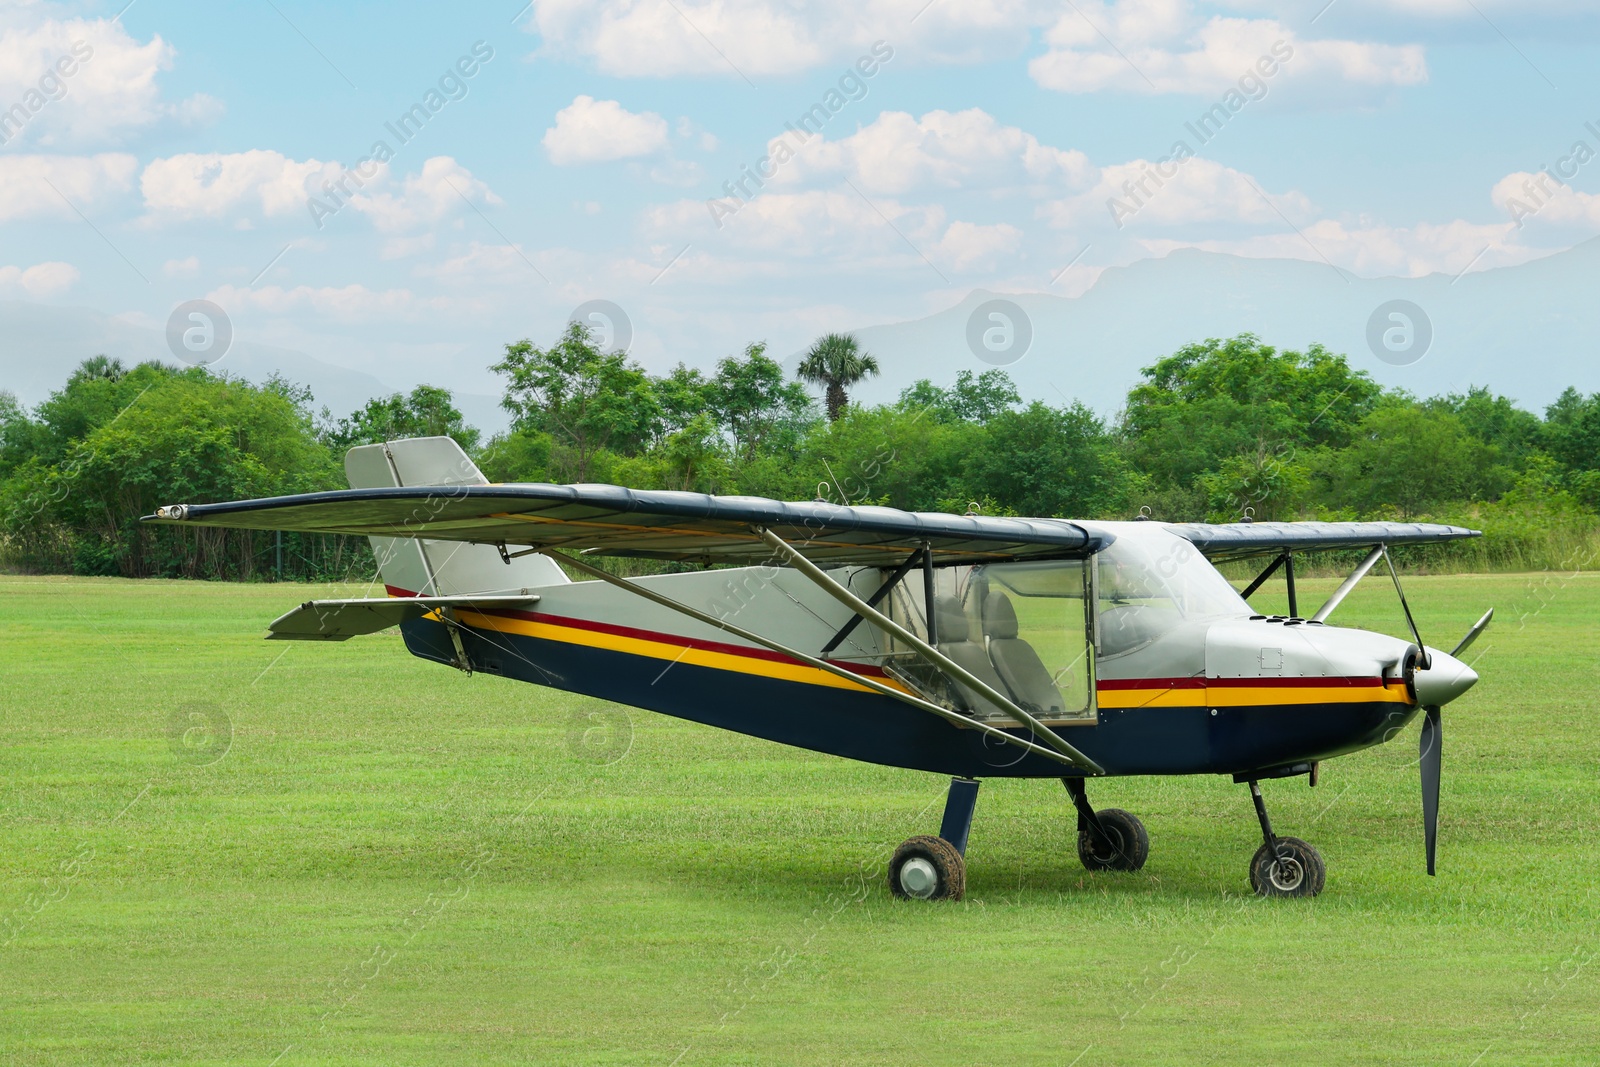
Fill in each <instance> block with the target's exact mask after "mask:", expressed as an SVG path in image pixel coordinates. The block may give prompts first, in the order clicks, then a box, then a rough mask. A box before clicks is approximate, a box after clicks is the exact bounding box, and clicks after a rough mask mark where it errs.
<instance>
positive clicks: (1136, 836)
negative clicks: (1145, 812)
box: [1078, 808, 1150, 871]
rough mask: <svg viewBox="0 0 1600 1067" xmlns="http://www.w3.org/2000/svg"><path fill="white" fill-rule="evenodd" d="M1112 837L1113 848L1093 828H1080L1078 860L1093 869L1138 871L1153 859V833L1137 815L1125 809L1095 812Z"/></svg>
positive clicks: (1107, 833) (1108, 834)
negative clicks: (1151, 844) (1151, 841)
mask: <svg viewBox="0 0 1600 1067" xmlns="http://www.w3.org/2000/svg"><path fill="white" fill-rule="evenodd" d="M1095 814H1096V815H1098V816H1100V825H1101V826H1103V827H1105V831H1106V836H1107V837H1109V838H1111V844H1110V847H1107V846H1106V844H1105V843H1103V842H1102V841H1100V840H1099V839H1098V838H1097V837H1095V835H1094V833H1093V831H1090V830H1080V831H1078V859H1080V860H1081V861H1083V865H1084V866H1085V867H1087V868H1089V870H1091V871H1137V870H1138V869H1139V868H1140V867H1143V866H1144V861H1145V860H1147V859H1149V858H1150V835H1149V834H1147V833H1145V829H1144V823H1142V822H1140V821H1139V817H1138V816H1137V815H1134V814H1132V813H1131V812H1126V811H1123V810H1122V809H1121V808H1107V809H1106V810H1104V811H1097V812H1095Z"/></svg>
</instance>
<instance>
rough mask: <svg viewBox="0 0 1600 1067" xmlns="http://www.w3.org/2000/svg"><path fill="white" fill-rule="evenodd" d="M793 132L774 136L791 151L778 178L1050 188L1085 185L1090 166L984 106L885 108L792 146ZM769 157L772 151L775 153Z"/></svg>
mask: <svg viewBox="0 0 1600 1067" xmlns="http://www.w3.org/2000/svg"><path fill="white" fill-rule="evenodd" d="M796 143H797V137H796V136H795V135H794V134H787V135H785V136H783V137H778V138H774V139H773V140H772V142H770V143H769V145H768V151H769V153H776V152H778V150H779V149H778V146H779V145H780V144H781V145H783V146H784V148H785V149H786V151H788V152H794V154H795V158H794V159H793V160H792V161H791V162H789V163H786V164H784V165H783V166H781V167H780V168H779V170H778V180H779V182H800V181H807V180H816V179H821V178H828V177H834V176H845V177H849V178H850V179H852V180H853V181H855V182H857V183H858V184H860V185H861V186H862V187H863V188H865V189H867V190H869V191H873V192H880V193H887V194H891V195H901V194H905V193H908V192H911V191H912V190H916V189H926V188H941V189H963V190H967V189H997V188H1017V187H1025V186H1038V187H1043V188H1046V189H1049V190H1050V191H1053V192H1061V191H1063V190H1064V189H1067V188H1072V187H1076V186H1082V185H1083V184H1085V183H1086V182H1087V181H1090V180H1092V178H1093V173H1094V168H1093V167H1092V166H1091V165H1090V163H1089V160H1088V157H1087V156H1085V155H1084V154H1083V153H1082V152H1078V151H1067V150H1063V149H1060V148H1052V147H1050V146H1049V145H1045V144H1041V143H1040V142H1039V139H1038V138H1037V137H1034V136H1033V135H1032V134H1031V133H1027V132H1026V131H1024V130H1021V129H1019V128H1017V127H1016V126H1002V125H1001V124H1000V123H999V122H998V121H997V120H996V119H995V118H994V117H993V116H992V115H989V114H988V113H987V112H985V111H983V110H982V109H981V108H969V109H968V110H966V111H956V112H951V111H930V112H928V113H927V114H925V115H923V116H922V117H921V118H920V119H918V118H913V117H912V116H911V115H909V114H907V113H906V112H904V111H885V112H883V113H882V114H880V115H879V116H878V118H877V120H876V121H874V122H873V123H872V124H871V125H870V126H867V127H865V128H863V129H861V130H858V131H857V132H855V133H854V134H851V135H850V136H848V137H844V138H841V139H840V140H837V141H817V140H816V139H815V138H813V139H812V140H810V141H808V142H807V143H805V144H804V145H803V146H801V147H800V148H799V150H798V152H795V144H796ZM774 158H777V157H776V156H775V157H774Z"/></svg>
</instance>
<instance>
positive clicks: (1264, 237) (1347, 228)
mask: <svg viewBox="0 0 1600 1067" xmlns="http://www.w3.org/2000/svg"><path fill="white" fill-rule="evenodd" d="M1302 234H1303V235H1304V236H1302ZM1514 236H1515V234H1514V227H1513V226H1512V225H1511V224H1510V223H1504V222H1499V223H1487V224H1485V223H1472V222H1467V221H1466V220H1464V219H1456V220H1454V221H1451V222H1447V223H1443V224H1434V223H1419V224H1417V225H1415V226H1385V225H1381V224H1378V223H1373V222H1360V223H1356V224H1353V225H1346V224H1345V223H1343V222H1340V221H1337V220H1334V219H1323V220H1320V221H1318V222H1313V223H1310V224H1308V225H1306V226H1302V227H1301V228H1300V233H1295V232H1294V231H1291V230H1282V231H1279V232H1277V233H1269V234H1257V235H1255V236H1251V237H1244V238H1239V239H1233V240H1213V241H1171V240H1165V239H1151V240H1144V241H1141V242H1140V245H1141V246H1142V247H1143V248H1145V249H1146V250H1148V251H1150V252H1152V253H1154V254H1156V255H1165V254H1166V253H1167V252H1170V251H1172V250H1173V249H1175V248H1201V249H1204V250H1206V251H1209V252H1226V253H1230V254H1232V255H1236V256H1247V257H1250V258H1271V259H1304V260H1309V261H1312V262H1317V263H1321V262H1329V263H1332V264H1334V265H1335V266H1337V267H1339V268H1341V269H1344V270H1347V271H1349V272H1350V273H1352V274H1355V275H1357V276H1360V277H1367V278H1373V277H1381V276H1400V277H1409V278H1420V277H1422V276H1424V275H1427V274H1449V275H1455V274H1459V273H1461V272H1463V271H1466V270H1468V269H1469V268H1470V269H1473V270H1483V269H1485V268H1488V267H1503V266H1509V265H1512V264H1515V263H1524V262H1527V261H1528V260H1530V259H1536V258H1538V257H1539V256H1540V255H1543V254H1545V253H1544V252H1542V251H1540V250H1537V249H1532V248H1528V247H1526V246H1523V245H1518V244H1515V243H1513V238H1514Z"/></svg>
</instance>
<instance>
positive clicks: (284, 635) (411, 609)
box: [267, 595, 539, 641]
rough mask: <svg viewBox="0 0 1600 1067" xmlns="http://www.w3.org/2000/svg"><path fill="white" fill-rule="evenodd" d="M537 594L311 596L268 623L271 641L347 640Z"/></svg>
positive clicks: (532, 600) (523, 601) (519, 604)
mask: <svg viewBox="0 0 1600 1067" xmlns="http://www.w3.org/2000/svg"><path fill="white" fill-rule="evenodd" d="M538 602H539V598H538V597H536V596H528V595H521V596H413V597H382V598H373V599H357V600H308V601H306V602H305V603H304V604H301V605H300V606H299V607H298V608H295V609H294V610H293V611H290V612H287V613H285V614H283V615H280V616H279V617H278V618H276V619H274V620H273V621H272V624H271V625H270V626H268V627H267V629H268V630H270V631H271V633H269V634H267V640H269V641H347V640H349V639H350V638H352V637H356V636H359V635H361V634H375V633H377V632H378V631H379V630H387V629H388V628H389V627H391V626H398V625H400V624H401V623H402V622H407V621H409V620H411V619H420V618H422V617H423V616H424V615H431V614H433V613H434V612H436V611H439V610H440V609H442V608H457V609H462V610H467V611H493V610H495V609H504V608H526V607H529V606H531V605H533V604H537V603H538Z"/></svg>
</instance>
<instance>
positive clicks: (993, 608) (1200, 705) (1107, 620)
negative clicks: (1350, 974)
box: [146, 437, 1493, 900]
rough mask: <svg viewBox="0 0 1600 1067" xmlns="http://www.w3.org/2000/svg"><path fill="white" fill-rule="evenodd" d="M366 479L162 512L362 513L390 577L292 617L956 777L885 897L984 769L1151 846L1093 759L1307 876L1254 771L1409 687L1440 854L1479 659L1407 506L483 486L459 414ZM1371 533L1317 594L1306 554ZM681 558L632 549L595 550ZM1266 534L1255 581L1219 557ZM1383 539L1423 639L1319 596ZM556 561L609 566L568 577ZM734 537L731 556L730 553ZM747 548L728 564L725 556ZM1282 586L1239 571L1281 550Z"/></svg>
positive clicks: (1113, 839)
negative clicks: (1096, 790) (1423, 616)
mask: <svg viewBox="0 0 1600 1067" xmlns="http://www.w3.org/2000/svg"><path fill="white" fill-rule="evenodd" d="M345 468H346V473H347V474H348V477H349V481H350V485H351V487H352V488H351V489H349V490H348V491H335V492H323V493H310V494H305V495H301V496H286V497H273V498H269V499H262V500H244V501H238V502H234V503H223V504H174V505H171V506H168V507H163V508H161V509H159V510H158V511H157V512H156V514H155V515H152V516H148V517H147V519H146V521H150V522H156V523H169V524H175V525H179V526H224V527H240V528H245V529H256V530H285V531H301V532H306V533H320V534H354V535H366V536H369V537H370V538H371V539H372V546H373V550H374V554H375V555H376V557H377V559H378V561H379V567H380V570H381V572H382V578H383V582H384V584H385V586H386V589H387V592H388V594H389V595H388V597H386V598H377V599H359V600H321V601H311V602H309V603H305V604H303V605H301V606H300V607H298V608H296V609H294V610H293V611H290V612H288V613H287V614H285V615H283V616H282V617H281V618H279V619H277V620H276V621H274V622H273V623H272V624H271V627H270V632H269V634H268V636H269V637H270V638H273V639H278V640H324V641H341V640H345V639H347V638H349V637H352V636H355V635H357V634H366V633H374V632H377V631H379V630H383V629H387V628H389V627H391V626H394V625H396V624H398V625H399V627H400V631H401V633H402V635H403V636H404V639H405V643H406V647H407V648H408V649H409V650H410V651H411V653H412V654H413V655H416V656H420V657H422V658H424V659H430V660H435V661H437V662H439V663H444V664H449V665H451V666H453V667H456V668H459V669H460V670H462V671H466V672H469V673H471V672H480V673H485V674H496V675H502V676H504V677H507V678H515V679H518V680H520V681H525V682H532V683H534V684H536V685H544V686H550V687H553V688H557V689H565V690H569V691H572V692H576V693H584V694H588V695H591V696H595V697H599V698H602V699H605V700H611V701H617V702H619V703H623V704H630V705H633V706H635V707H640V708H646V709H649V710H651V711H659V712H663V713H665V714H668V715H674V716H678V717H680V718H684V719H691V720H693V721H696V722H701V723H705V724H708V725H711V726H716V727H720V728H722V729H726V730H734V731H737V732H739V733H744V734H750V735H752V736H755V737H762V738H766V739H768V740H772V741H777V742H781V743H783V744H787V745H795V746H797V747H800V748H806V749H811V750H813V751H817V752H826V753H831V754H833V755H837V756H845V757H848V758H851V759H857V760H864V761H866V762H869V763H878V764H884V765H887V766H892V767H907V768H912V769H916V770H924V771H930V772H934V773H938V774H941V775H950V776H952V780H951V783H950V790H949V795H948V798H947V800H946V803H945V809H944V819H943V823H942V825H941V827H940V830H939V833H938V835H937V836H933V835H920V836H917V837H913V838H911V839H910V840H908V841H906V842H905V843H903V844H902V845H901V846H900V847H899V849H898V850H897V851H896V852H895V854H894V858H893V860H892V861H891V863H890V867H889V888H890V889H891V891H892V892H893V893H895V894H896V895H897V896H901V897H907V898H914V899H923V900H935V899H946V898H950V899H954V898H959V897H961V895H962V894H963V892H964V888H965V880H966V866H965V860H964V858H963V857H964V855H965V852H966V845H967V836H968V831H969V830H970V828H971V825H972V815H973V810H974V806H975V804H976V801H977V795H978V788H979V780H980V779H982V778H985V777H1008V778H1059V779H1060V780H1061V781H1062V782H1063V783H1065V785H1066V788H1067V791H1068V793H1069V795H1070V797H1071V799H1072V803H1073V805H1074V807H1075V808H1076V810H1077V827H1078V855H1079V858H1080V859H1081V860H1082V862H1083V864H1084V866H1085V867H1088V868H1090V869H1091V870H1122V871H1133V870H1138V869H1139V868H1140V867H1141V866H1143V864H1144V862H1145V859H1146V857H1147V856H1148V854H1149V847H1150V845H1149V838H1148V836H1147V834H1146V832H1145V829H1144V826H1143V824H1142V823H1141V822H1140V821H1139V819H1138V818H1137V817H1135V816H1134V815H1132V814H1129V813H1128V812H1126V811H1122V810H1119V809H1115V808H1110V809H1104V810H1100V811H1096V810H1095V809H1094V808H1093V807H1092V806H1091V805H1090V803H1089V799H1088V796H1087V791H1086V788H1085V786H1086V783H1087V781H1088V780H1089V779H1090V778H1096V777H1102V776H1113V775H1175V774H1228V775H1232V776H1233V779H1234V781H1235V782H1236V783H1243V784H1247V785H1248V786H1249V790H1250V795H1251V798H1252V800H1253V802H1254V805H1255V811H1256V816H1257V818H1258V819H1259V821H1260V824H1261V835H1262V839H1263V843H1262V845H1261V848H1260V849H1259V850H1258V851H1257V852H1256V854H1255V856H1254V858H1253V859H1252V860H1251V863H1250V884H1251V886H1252V887H1253V888H1254V890H1255V891H1256V892H1257V893H1259V894H1261V895H1263V896H1289V897H1294V896H1314V895H1316V894H1317V893H1319V892H1320V891H1321V890H1322V888H1323V884H1324V879H1325V868H1324V865H1323V861H1322V858H1321V856H1320V855H1319V854H1318V853H1317V850H1316V849H1314V848H1312V847H1311V846H1310V845H1308V844H1307V843H1305V842H1304V841H1301V840H1300V839H1298V838H1294V837H1286V836H1280V835H1278V834H1277V833H1275V832H1274V830H1273V827H1272V824H1271V822H1270V820H1269V819H1268V817H1267V810H1266V805H1265V802H1264V800H1263V797H1262V792H1261V786H1260V783H1261V782H1263V781H1267V780H1270V779H1278V778H1292V777H1297V776H1301V775H1305V776H1308V777H1309V779H1310V782H1311V784H1312V785H1315V784H1316V779H1317V769H1318V764H1319V763H1320V762H1321V761H1322V760H1326V759H1331V758H1333V757H1335V756H1340V755H1344V754H1346V753H1350V752H1355V751H1357V750H1360V749H1363V748H1367V747H1369V746H1372V745H1376V744H1379V743H1382V742H1384V741H1387V740H1389V739H1390V738H1392V737H1394V736H1395V734H1396V733H1398V732H1399V730H1400V729H1401V727H1403V726H1405V725H1406V723H1408V722H1409V721H1410V720H1411V719H1412V718H1413V717H1415V716H1416V714H1417V713H1418V711H1419V710H1420V711H1422V712H1423V715H1424V722H1423V727H1422V733H1421V741H1420V748H1421V757H1420V760H1419V763H1420V766H1421V777H1422V792H1423V823H1424V839H1425V851H1426V856H1427V866H1428V873H1429V874H1430V875H1431V874H1433V873H1434V870H1435V845H1436V840H1437V828H1438V801H1439V774H1440V742H1441V739H1442V734H1441V724H1440V709H1441V708H1442V707H1443V706H1444V705H1445V704H1447V703H1449V702H1450V701H1451V700H1454V699H1455V698H1456V697H1459V696H1460V695H1461V694H1463V693H1465V692H1466V691H1467V690H1468V689H1470V688H1471V687H1472V685H1473V684H1474V683H1475V682H1476V681H1477V679H1478V676H1477V675H1476V674H1475V673H1474V672H1473V671H1472V669H1471V668H1470V667H1468V666H1467V665H1466V664H1464V663H1462V662H1461V661H1460V660H1459V659H1457V658H1456V657H1457V656H1459V655H1460V654H1461V653H1462V652H1463V650H1464V649H1465V648H1466V647H1467V646H1468V645H1469V644H1470V643H1471V642H1472V641H1473V640H1474V639H1475V638H1476V637H1477V636H1478V634H1480V633H1481V632H1482V631H1483V629H1484V628H1485V627H1486V626H1487V625H1488V623H1489V620H1490V618H1491V617H1492V615H1493V611H1492V610H1491V611H1489V612H1488V613H1486V614H1485V615H1484V616H1483V618H1481V619H1479V620H1478V622H1477V623H1476V624H1475V625H1474V626H1473V627H1472V629H1471V630H1470V631H1468V633H1467V634H1466V636H1465V637H1464V638H1463V639H1462V640H1461V642H1460V643H1459V644H1457V645H1456V646H1455V648H1454V649H1453V650H1452V651H1451V652H1450V653H1445V652H1441V651H1439V650H1437V649H1433V648H1429V647H1427V646H1425V645H1424V644H1423V643H1422V639H1421V637H1420V636H1419V635H1418V633H1417V627H1416V623H1415V622H1414V621H1413V619H1412V615H1411V610H1410V608H1409V606H1407V605H1406V601H1405V596H1404V593H1403V592H1401V591H1400V581H1399V577H1398V575H1397V574H1396V573H1395V571H1394V565H1393V562H1392V561H1390V560H1389V557H1388V549H1389V546H1392V545H1415V544H1429V543H1433V542H1440V541H1449V540H1454V539H1457V538H1464V537H1474V536H1477V533H1476V531H1473V530H1466V529H1462V528H1459V527H1454V526H1439V525H1421V524H1406V523H1390V522H1367V523H1325V522H1289V523H1268V522H1257V523H1251V522H1244V523H1233V524H1225V525H1208V524H1197V523H1183V524H1175V523H1162V522H1155V521H1134V522H1089V521H1068V520H1064V519H1020V518H996V517H986V516H980V515H972V514H968V515H949V514H925V513H908V512H903V511H897V510H894V509H891V508H884V507H847V506H842V505H838V504H832V503H828V502H826V501H820V500H819V501H812V502H799V503H783V502H779V501H774V500H766V499H761V498H755V497H737V496H707V495H703V494H698V493H686V492H669V491H636V490H629V489H623V488H619V487H617V486H611V485H549V484H504V485H491V484H489V483H488V482H487V481H486V480H485V478H484V477H483V475H482V474H481V473H480V472H479V471H478V469H477V467H476V466H474V465H473V463H472V461H471V460H470V459H468V457H467V456H466V454H465V453H464V452H463V451H462V450H461V449H460V447H459V446H458V445H456V443H455V442H454V441H452V440H451V439H450V438H448V437H434V438H416V439H410V440H402V441H392V442H389V443H386V444H381V445H364V446H361V447H358V448H354V449H351V450H350V452H349V454H348V455H347V456H346V458H345ZM1362 548H1365V549H1368V552H1367V555H1366V557H1365V558H1364V559H1363V560H1362V562H1361V563H1360V565H1359V566H1357V567H1356V568H1355V570H1354V571H1353V572H1352V573H1351V574H1350V576H1349V577H1348V578H1347V579H1346V580H1345V581H1344V583H1343V584H1342V585H1340V586H1339V588H1338V589H1337V590H1336V591H1335V592H1334V593H1333V595H1332V596H1330V597H1329V598H1328V600H1327V601H1326V602H1325V603H1324V604H1322V605H1321V606H1320V607H1318V608H1317V609H1316V610H1315V611H1313V612H1312V613H1311V614H1310V615H1308V616H1304V617H1302V616H1301V615H1300V613H1299V604H1298V595H1297V591H1296V588H1295V580H1294V559H1295V556H1296V554H1300V553H1309V552H1319V551H1328V550H1346V551H1348V550H1350V549H1362ZM596 556H613V557H619V556H620V557H633V558H643V559H652V560H670V561H675V562H676V563H678V564H680V565H691V566H694V565H698V567H699V568H700V569H688V568H683V569H682V570H681V571H680V572H679V573H668V574H656V575H650V576H646V577H638V578H621V577H617V576H616V575H613V574H611V573H609V572H607V571H605V570H603V569H601V568H599V567H597V566H596V565H595V563H594V562H593V557H596ZM1251 558H1258V559H1263V560H1268V561H1270V562H1268V563H1267V565H1266V566H1265V569H1263V570H1262V571H1261V573H1260V575H1259V576H1258V577H1256V578H1255V580H1254V581H1252V582H1250V583H1249V585H1248V586H1247V587H1246V588H1245V589H1244V591H1243V592H1242V593H1241V592H1238V591H1236V590H1235V589H1234V588H1233V586H1232V585H1231V584H1230V583H1229V582H1228V581H1227V579H1225V578H1224V577H1223V576H1222V575H1221V574H1220V573H1219V572H1218V571H1217V570H1216V568H1215V567H1214V566H1213V564H1214V563H1217V562H1221V561H1228V560H1244V559H1251ZM1380 561H1383V562H1386V563H1387V564H1388V569H1389V571H1390V574H1391V576H1393V577H1394V584H1395V588H1396V591H1397V592H1399V593H1400V603H1401V605H1402V607H1403V608H1404V611H1405V617H1406V622H1407V625H1408V628H1409V630H1410V634H1409V639H1407V638H1395V637H1388V636H1384V635H1382V634H1377V633H1371V632H1367V631H1364V630H1356V629H1347V628H1341V627H1337V626H1332V625H1329V624H1328V621H1327V620H1328V617H1329V615H1330V614H1331V613H1332V612H1333V611H1334V609H1335V608H1337V607H1338V606H1339V603H1340V602H1341V601H1342V600H1343V599H1344V598H1345V596H1346V595H1347V594H1348V593H1349V592H1350V590H1351V589H1352V588H1353V587H1354V586H1355V585H1356V583H1357V582H1358V581H1359V580H1360V579H1361V578H1362V577H1363V576H1364V575H1365V574H1366V573H1367V572H1368V571H1370V570H1371V569H1372V568H1373V567H1374V566H1376V565H1377V564H1378V563H1379V562H1380ZM561 564H564V565H565V566H566V567H567V568H569V569H571V570H572V571H574V572H576V573H579V574H582V575H585V576H587V577H588V578H591V579H593V580H592V581H573V580H571V579H569V578H568V576H567V574H566V573H565V572H564V571H563V569H562V566H561ZM717 565H723V566H717ZM726 565H732V566H726ZM1280 570H1281V571H1282V573H1283V576H1284V578H1285V580H1286V582H1287V585H1288V596H1289V614H1288V615H1287V616H1284V615H1270V616H1269V615H1263V614H1261V613H1259V612H1256V611H1254V610H1253V609H1252V608H1251V607H1250V605H1249V603H1248V602H1247V599H1246V598H1247V597H1249V596H1250V595H1251V594H1253V593H1254V592H1255V591H1256V590H1257V589H1259V588H1261V586H1262V584H1263V583H1264V582H1266V581H1267V579H1268V578H1270V577H1271V576H1272V575H1274V574H1275V573H1277V572H1279V571H1280Z"/></svg>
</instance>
